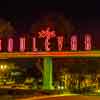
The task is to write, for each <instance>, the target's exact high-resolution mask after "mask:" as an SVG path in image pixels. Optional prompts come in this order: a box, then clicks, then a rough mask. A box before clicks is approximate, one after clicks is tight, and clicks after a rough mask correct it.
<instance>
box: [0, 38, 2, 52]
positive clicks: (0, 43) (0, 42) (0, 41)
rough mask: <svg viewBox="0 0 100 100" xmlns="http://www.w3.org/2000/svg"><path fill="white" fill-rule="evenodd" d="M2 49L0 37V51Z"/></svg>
mask: <svg viewBox="0 0 100 100" xmlns="http://www.w3.org/2000/svg"><path fill="white" fill-rule="evenodd" d="M1 50H2V40H1V39H0V51H1Z"/></svg>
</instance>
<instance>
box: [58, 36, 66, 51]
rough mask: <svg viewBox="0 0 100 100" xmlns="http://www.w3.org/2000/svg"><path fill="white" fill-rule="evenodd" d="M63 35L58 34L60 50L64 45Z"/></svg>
mask: <svg viewBox="0 0 100 100" xmlns="http://www.w3.org/2000/svg"><path fill="white" fill-rule="evenodd" d="M63 38H64V37H63V36H58V37H57V41H58V50H59V51H61V50H62V47H63Z"/></svg>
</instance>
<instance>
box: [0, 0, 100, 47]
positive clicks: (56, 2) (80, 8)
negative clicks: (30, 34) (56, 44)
mask: <svg viewBox="0 0 100 100" xmlns="http://www.w3.org/2000/svg"><path fill="white" fill-rule="evenodd" d="M1 1H2V2H1ZM51 11H55V12H62V13H64V15H65V16H70V17H72V19H73V20H74V21H75V22H76V23H77V24H78V25H79V26H80V30H81V32H92V33H93V34H94V38H95V41H96V45H97V48H98V47H99V48H100V46H99V42H100V40H99V37H100V28H99V27H100V3H99V0H65V1H64V0H45V1H44V0H41V2H40V0H26V1H25V0H0V16H1V18H5V19H7V20H10V21H11V22H12V23H13V24H14V25H15V24H16V25H17V26H19V27H24V26H23V25H24V23H27V27H28V26H29V25H30V23H34V21H35V20H37V19H38V18H39V17H40V15H42V14H44V13H47V12H51ZM15 22H16V23H15ZM97 43H98V44H97Z"/></svg>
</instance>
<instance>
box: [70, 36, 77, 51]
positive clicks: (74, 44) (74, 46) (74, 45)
mask: <svg viewBox="0 0 100 100" xmlns="http://www.w3.org/2000/svg"><path fill="white" fill-rule="evenodd" d="M70 42H71V44H70V45H71V50H77V36H76V35H73V36H72V37H71V41H70Z"/></svg>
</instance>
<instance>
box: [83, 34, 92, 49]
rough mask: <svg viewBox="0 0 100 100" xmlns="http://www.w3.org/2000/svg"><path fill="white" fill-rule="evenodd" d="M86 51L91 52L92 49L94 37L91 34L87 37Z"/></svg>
mask: <svg viewBox="0 0 100 100" xmlns="http://www.w3.org/2000/svg"><path fill="white" fill-rule="evenodd" d="M84 42H85V50H91V49H92V37H91V35H89V34H86V35H85V40H84Z"/></svg>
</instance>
